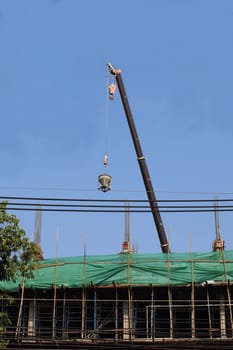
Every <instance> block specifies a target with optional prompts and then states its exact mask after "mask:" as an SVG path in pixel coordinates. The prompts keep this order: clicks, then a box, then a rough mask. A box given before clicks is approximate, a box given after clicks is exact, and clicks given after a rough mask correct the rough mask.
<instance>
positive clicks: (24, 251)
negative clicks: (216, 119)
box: [0, 202, 41, 281]
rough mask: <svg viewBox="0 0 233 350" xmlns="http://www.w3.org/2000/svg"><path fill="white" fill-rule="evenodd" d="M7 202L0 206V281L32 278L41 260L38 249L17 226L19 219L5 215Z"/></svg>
mask: <svg viewBox="0 0 233 350" xmlns="http://www.w3.org/2000/svg"><path fill="white" fill-rule="evenodd" d="M6 209H7V202H2V203H1V204H0V281H3V280H10V279H11V280H16V279H17V277H18V276H19V275H21V276H22V278H23V279H27V278H31V277H33V271H34V270H35V269H36V268H37V267H38V263H39V260H40V259H41V250H40V247H39V246H38V245H37V244H36V243H34V242H30V241H29V239H28V238H27V237H26V234H25V231H24V230H23V229H22V228H21V227H20V226H19V219H17V217H16V216H15V215H12V214H9V213H7V210H6Z"/></svg>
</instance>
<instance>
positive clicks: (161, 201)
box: [0, 196, 233, 206]
mask: <svg viewBox="0 0 233 350" xmlns="http://www.w3.org/2000/svg"><path fill="white" fill-rule="evenodd" d="M0 199H2V200H10V199H15V200H30V201H55V202H60V201H62V202H101V203H102V202H106V203H111V202H112V203H117V202H122V203H125V199H93V198H56V197H52V198H51V197H21V196H0ZM127 201H128V202H135V203H137V202H138V203H148V202H149V200H148V199H127ZM157 202H158V203H182V202H184V203H198V202H200V203H204V202H207V203H213V206H214V199H158V200H157ZM218 202H233V198H223V199H218Z"/></svg>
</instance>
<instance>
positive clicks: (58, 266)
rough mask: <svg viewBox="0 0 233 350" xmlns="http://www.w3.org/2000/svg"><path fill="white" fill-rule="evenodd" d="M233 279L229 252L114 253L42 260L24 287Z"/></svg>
mask: <svg viewBox="0 0 233 350" xmlns="http://www.w3.org/2000/svg"><path fill="white" fill-rule="evenodd" d="M208 280H211V281H216V282H226V281H231V280H233V251H224V252H221V251H219V252H212V253H192V254H190V253H171V254H162V253H160V254H116V255H100V256H86V257H84V256H80V257H68V258H58V259H45V260H42V261H41V263H40V268H39V269H38V270H37V271H36V272H35V277H34V278H33V279H28V280H27V281H26V282H25V288H34V289H48V288H51V287H53V286H56V287H57V288H60V287H66V288H81V287H82V286H83V285H85V286H87V287H88V286H91V285H96V286H108V285H113V283H114V284H116V285H120V286H124V285H132V286H146V285H155V286H156V285H159V286H166V285H168V284H170V285H184V284H189V283H191V282H192V281H193V282H195V283H202V282H205V281H208ZM20 285H22V279H20V278H19V279H18V280H17V281H16V282H15V283H14V282H12V281H8V282H6V281H3V282H0V289H1V290H2V291H6V292H16V291H17V290H19V288H20Z"/></svg>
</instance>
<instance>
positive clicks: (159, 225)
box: [108, 63, 169, 253]
mask: <svg viewBox="0 0 233 350" xmlns="http://www.w3.org/2000/svg"><path fill="white" fill-rule="evenodd" d="M108 69H109V72H110V73H111V74H113V75H114V76H115V78H116V82H117V86H118V88H119V92H120V96H121V101H122V104H123V107H124V111H125V115H126V119H127V122H128V126H129V129H130V132H131V136H132V139H133V143H134V148H135V151H136V155H137V160H138V164H139V167H140V170H141V174H142V178H143V181H144V185H145V189H146V193H147V197H148V200H149V203H150V207H151V212H152V215H153V219H154V223H155V226H156V229H157V232H158V236H159V240H160V245H161V249H162V252H163V253H168V252H169V245H168V241H167V237H166V233H165V230H164V227H163V222H162V218H161V215H160V212H159V208H158V204H157V200H156V197H155V193H154V189H153V186H152V183H151V179H150V175H149V171H148V168H147V164H146V160H145V157H144V155H143V153H142V148H141V145H140V141H139V138H138V134H137V130H136V127H135V123H134V120H133V116H132V113H131V110H130V106H129V102H128V98H127V95H126V91H125V88H124V84H123V80H122V77H121V70H120V69H115V68H113V66H112V65H111V63H108Z"/></svg>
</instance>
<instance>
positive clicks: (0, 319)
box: [0, 294, 14, 349]
mask: <svg viewBox="0 0 233 350" xmlns="http://www.w3.org/2000/svg"><path fill="white" fill-rule="evenodd" d="M0 301H1V304H2V306H3V305H4V306H7V305H10V304H12V303H13V302H14V298H12V297H11V296H9V295H6V294H2V295H0ZM10 325H11V320H10V319H9V317H8V314H7V313H6V312H3V311H0V349H6V348H7V346H8V343H9V341H8V340H6V339H5V337H4V336H5V332H6V329H7V327H8V326H10Z"/></svg>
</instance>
